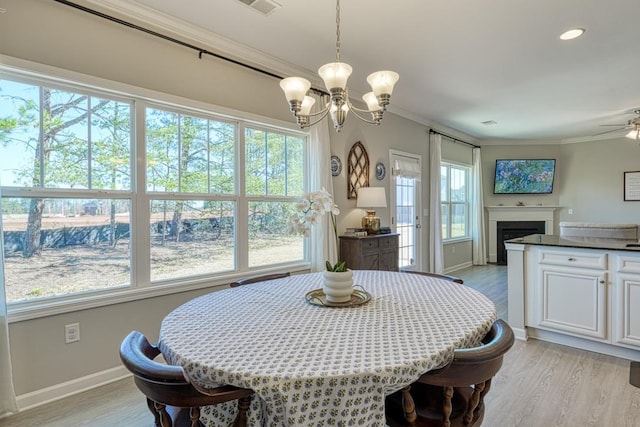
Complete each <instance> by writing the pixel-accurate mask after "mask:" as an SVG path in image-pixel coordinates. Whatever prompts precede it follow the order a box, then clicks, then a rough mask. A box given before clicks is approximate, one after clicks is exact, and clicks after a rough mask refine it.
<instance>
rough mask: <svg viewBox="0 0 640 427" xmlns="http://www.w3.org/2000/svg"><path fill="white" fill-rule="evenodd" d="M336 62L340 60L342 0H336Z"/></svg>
mask: <svg viewBox="0 0 640 427" xmlns="http://www.w3.org/2000/svg"><path fill="white" fill-rule="evenodd" d="M336 62H340V0H337V1H336Z"/></svg>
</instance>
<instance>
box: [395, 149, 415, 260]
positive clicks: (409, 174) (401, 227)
mask: <svg viewBox="0 0 640 427" xmlns="http://www.w3.org/2000/svg"><path fill="white" fill-rule="evenodd" d="M389 157H390V160H391V167H392V181H391V201H392V206H391V212H392V224H393V225H394V227H395V231H396V232H397V233H399V234H400V236H399V250H398V267H399V268H401V269H415V270H419V269H420V268H421V267H420V264H421V262H420V252H421V251H420V242H421V239H420V235H421V227H422V225H421V223H420V211H421V208H420V178H421V166H420V165H421V158H420V156H418V155H414V154H409V153H402V152H398V151H395V150H391V151H390V156H389Z"/></svg>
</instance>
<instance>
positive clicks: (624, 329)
mask: <svg viewBox="0 0 640 427" xmlns="http://www.w3.org/2000/svg"><path fill="white" fill-rule="evenodd" d="M614 313H615V316H616V319H615V330H614V339H615V341H616V342H618V343H621V344H630V345H634V346H638V347H640V275H638V274H625V273H620V274H618V277H617V280H616V287H615V305H614Z"/></svg>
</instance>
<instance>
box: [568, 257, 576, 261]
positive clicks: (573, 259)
mask: <svg viewBox="0 0 640 427" xmlns="http://www.w3.org/2000/svg"><path fill="white" fill-rule="evenodd" d="M575 260H576V259H575V258H573V257H569V258H567V261H575Z"/></svg>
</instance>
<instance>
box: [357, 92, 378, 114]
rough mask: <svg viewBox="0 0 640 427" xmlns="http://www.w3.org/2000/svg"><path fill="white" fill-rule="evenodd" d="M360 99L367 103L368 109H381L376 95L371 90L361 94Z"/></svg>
mask: <svg viewBox="0 0 640 427" xmlns="http://www.w3.org/2000/svg"><path fill="white" fill-rule="evenodd" d="M362 99H363V100H364V102H366V103H367V108H369V111H379V110H382V107H381V106H380V104H378V98H376V95H375V94H374V93H373V92H367V93H365V94H364V95H363V96H362Z"/></svg>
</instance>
